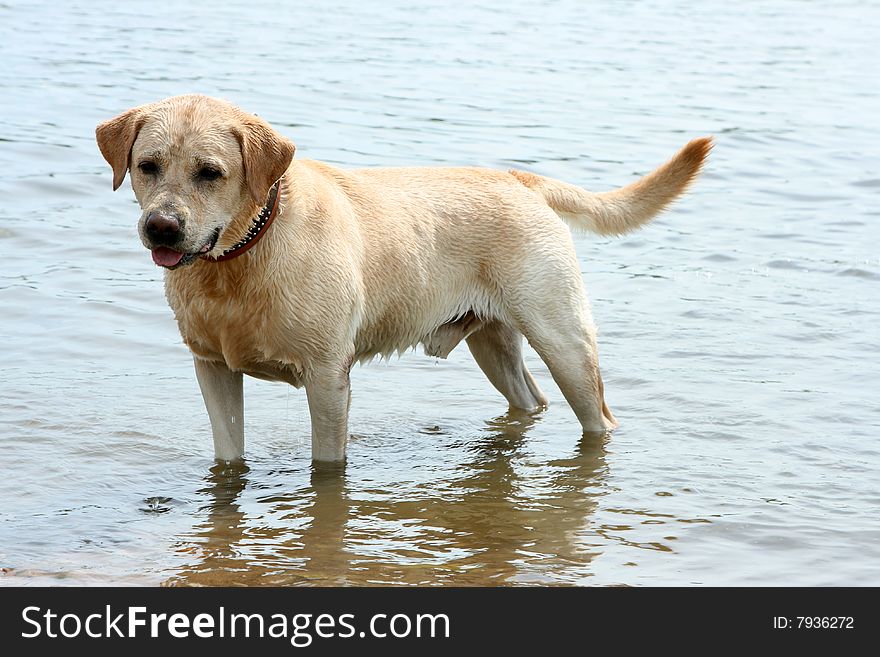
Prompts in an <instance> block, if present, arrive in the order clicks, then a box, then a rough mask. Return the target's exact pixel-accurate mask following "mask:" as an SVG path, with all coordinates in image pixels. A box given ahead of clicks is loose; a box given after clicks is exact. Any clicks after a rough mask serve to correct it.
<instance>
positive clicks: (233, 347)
mask: <svg viewBox="0 0 880 657" xmlns="http://www.w3.org/2000/svg"><path fill="white" fill-rule="evenodd" d="M210 292H211V290H210V288H209V289H208V290H207V291H206V290H205V288H204V287H203V288H201V289H199V290H198V291H196V290H192V289H189V288H187V287H186V286H179V287H171V286H169V287H168V289H167V296H168V301H169V304H170V305H171V308H172V310H174V315H175V317H176V319H177V324H178V328H179V329H180V334H181V336H182V338H183V341H184V343H185V344H186V345H187V346H188V347H189V348H190V350H191V351H192V352H193V353H194V354H195V355H196V356H199V357H201V358H205V359H208V360H213V361H223V362H225V363H226V365H227V366H228V367H229V368H230V369H232V370H235V371H241V372H245V373H248V374H253V375H254V376H258V377H259V378H264V379H272V380H280V381H287V382H288V383H295V381H298V379H299V378H300V377H301V374H302V371H303V369H304V360H305V358H304V357H303V355H302V350H301V349H299V348H298V344H297V343H298V341H297V339H296V336H295V335H293V334H292V331H291V330H290V327H289V322H286V321H285V318H284V317H282V316H279V315H278V314H274V313H272V312H267V309H266V308H265V307H264V305H265V300H264V299H263V298H262V297H259V296H257V295H252V294H247V293H246V291H244V293H234V294H230V293H229V292H228V291H224V292H223V294H211V293H210Z"/></svg>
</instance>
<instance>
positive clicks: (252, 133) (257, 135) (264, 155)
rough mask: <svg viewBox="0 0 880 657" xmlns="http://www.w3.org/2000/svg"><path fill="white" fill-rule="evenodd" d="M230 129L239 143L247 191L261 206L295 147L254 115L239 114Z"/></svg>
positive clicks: (283, 170)
mask: <svg viewBox="0 0 880 657" xmlns="http://www.w3.org/2000/svg"><path fill="white" fill-rule="evenodd" d="M233 132H234V133H235V136H236V138H237V139H238V142H239V144H241V158H242V162H243V163H244V176H245V181H246V182H247V186H248V191H250V193H251V196H252V197H253V199H254V202H255V203H257V204H259V205H262V204H263V203H265V202H266V197H267V196H268V195H269V189H270V188H271V187H272V185H274V184H275V181H276V180H278V179H279V178H280V177H281V176H282V175H283V174H284V172H285V171H287V167H289V166H290V161H291V160H292V159H293V153H294V151H296V146H294V145H293V142H291V141H290V140H289V139H287V138H285V137H282V136H281V135H279V134H278V133H277V132H275V130H273V129H272V126H270V125H269V124H268V123H266V122H265V121H263V120H262V119H260V118H257V117H256V116H251V115H247V114H242V116H241V121H240V123H239V124H238V125H236V126H235V127H234V128H233Z"/></svg>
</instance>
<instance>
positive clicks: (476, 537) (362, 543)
mask: <svg viewBox="0 0 880 657" xmlns="http://www.w3.org/2000/svg"><path fill="white" fill-rule="evenodd" d="M534 422H535V418H534V417H532V416H530V415H528V414H525V413H521V412H517V413H509V414H505V415H503V416H501V417H498V418H495V419H493V420H491V421H489V422H487V423H486V428H485V429H484V431H483V432H481V434H480V435H479V436H477V437H476V438H475V440H474V441H473V443H472V444H469V445H465V446H464V449H461V448H462V445H460V444H459V445H458V450H457V451H456V452H455V453H456V455H458V456H459V458H461V457H460V455H461V454H462V453H463V454H465V455H466V457H465V458H463V459H461V460H460V461H459V462H457V463H455V464H454V465H453V466H452V467H451V468H450V466H449V464H446V466H445V467H446V469H445V470H444V469H442V468H438V469H437V470H436V471H431V472H430V473H429V475H431V476H427V477H425V478H423V479H420V480H413V477H412V476H411V473H407V472H401V473H400V475H399V477H398V479H399V481H398V482H397V483H396V484H394V485H389V484H381V485H377V484H375V482H374V481H370V480H368V479H366V475H367V474H368V473H366V471H364V472H361V471H359V470H358V469H357V468H356V467H350V468H349V471H348V474H346V472H344V471H341V470H339V469H333V468H321V469H318V468H314V467H312V470H311V476H310V481H309V484H308V485H307V486H302V487H299V488H295V489H293V490H288V491H287V492H285V493H283V494H280V495H277V494H270V495H263V494H261V493H262V490H261V488H262V487H264V486H265V485H266V484H260V483H259V482H257V481H252V480H250V477H249V472H250V471H249V469H248V467H247V466H246V465H216V466H214V467H213V468H211V471H210V473H209V474H208V476H207V477H206V478H205V480H206V482H207V486H205V487H204V488H203V489H201V491H200V492H201V493H202V494H205V495H207V497H208V504H207V507H206V510H207V517H206V519H205V521H204V522H203V523H201V524H200V525H198V526H197V527H196V531H195V533H194V534H193V535H191V536H186V537H184V538H183V539H182V540H181V543H180V544H179V545H178V550H179V551H180V552H182V553H185V554H187V555H190V556H191V558H192V562H191V563H190V565H188V566H187V567H185V568H183V569H181V570H180V571H179V572H178V573H176V574H175V575H174V576H172V577H171V578H170V579H169V580H168V582H167V584H172V585H179V584H188V585H214V584H223V585H230V584H233V585H234V584H242V585H259V584H263V585H302V584H317V585H366V584H405V585H436V584H455V585H491V584H512V583H516V584H523V583H539V584H552V583H572V582H578V581H582V580H583V579H584V578H587V577H589V575H590V562H591V560H592V558H593V556H595V554H596V553H597V549H596V547H595V546H596V545H598V543H599V541H596V540H595V538H596V536H597V534H596V533H595V531H594V530H592V529H591V527H590V524H591V519H592V515H593V512H594V511H595V508H596V499H597V497H598V496H599V495H602V494H603V493H604V492H605V485H604V479H605V475H606V472H607V466H606V463H605V439H604V437H602V438H595V437H592V438H591V437H584V438H583V439H582V440H581V441H580V443H579V444H578V445H577V447H576V448H575V449H573V450H572V454H571V455H570V456H568V457H566V458H563V459H558V460H555V461H551V462H550V463H547V462H546V461H543V462H540V463H539V462H538V460H537V459H535V461H534V462H531V461H530V458H529V445H528V439H527V433H528V430H529V428H530V427H531V426H532V425H533V424H534ZM450 471H451V472H452V473H453V475H452V476H451V477H450V476H448V474H446V473H448V472H450ZM274 474H275V475H277V476H278V477H283V478H285V479H286V480H287V481H290V480H296V479H297V478H299V479H301V478H302V474H303V473H302V472H301V471H299V472H280V471H277V472H276V473H274ZM361 475H364V476H363V477H361ZM434 475H436V476H434ZM255 493H256V495H255ZM245 500H247V501H245ZM245 508H246V510H245ZM590 537H592V538H593V539H594V540H591V538H590Z"/></svg>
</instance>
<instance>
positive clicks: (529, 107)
mask: <svg viewBox="0 0 880 657" xmlns="http://www.w3.org/2000/svg"><path fill="white" fill-rule="evenodd" d="M179 5H180V3H172V2H155V1H154V2H149V3H146V2H128V3H115V4H112V5H106V6H103V7H101V4H100V3H85V2H80V3H49V2H42V3H41V2H31V3H24V2H12V3H8V2H7V3H3V4H0V61H2V63H3V66H2V68H0V342H2V345H3V347H2V361H0V369H2V375H0V463H2V464H3V474H4V476H3V477H2V479H0V500H2V503H0V568H3V569H4V571H5V572H6V575H5V576H3V577H0V582H2V583H5V584H43V585H44V584H53V585H55V584H160V583H165V584H247V585H254V584H276V585H277V584H285V585H288V584H289V585H300V584H302V585H309V584H319V585H328V584H401V585H404V584H406V585H415V584H419V585H436V584H457V585H471V584H490V585H493V584H508V585H511V584H513V585H525V584H576V585H590V584H624V585H645V584H717V585H754V584H771V585H777V584H792V585H831V584H853V585H863V584H872V585H878V584H880V521H878V513H877V508H878V505H880V483H878V482H880V472H878V470H880V442H878V434H880V413H878V404H877V396H878V385H877V372H878V338H880V331H878V328H877V327H878V324H880V308H878V300H880V296H878V284H880V283H878V282H880V257H878V250H877V244H878V237H880V230H878V227H877V224H878V222H880V216H878V215H880V212H878V209H877V207H878V205H877V201H878V194H880V131H878V124H877V121H876V117H877V116H878V115H880V102H878V99H880V97H878V89H880V86H878V81H880V80H878V76H877V71H878V66H877V58H876V40H877V34H878V33H880V6H878V5H877V4H875V3H869V2H835V3H830V4H829V3H802V2H786V1H783V0H771V1H770V2H762V3H760V4H758V3H755V4H754V5H752V6H751V8H746V9H743V8H742V7H741V6H740V5H737V4H736V3H733V4H731V3H727V2H721V1H720V0H709V1H707V2H703V3H699V4H694V3H682V4H681V5H680V6H678V7H676V4H675V3H666V2H654V3H642V2H613V3H606V4H604V5H602V7H603V8H602V9H601V10H599V9H592V10H590V9H587V7H589V5H587V4H586V3H580V2H561V3H552V4H548V6H546V7H537V8H536V6H535V3H532V2H525V1H524V0H506V1H505V2H500V1H489V0H478V1H477V2H475V3H468V4H467V5H466V6H462V7H459V8H454V9H453V8H450V5H449V4H448V3H446V2H428V3H420V5H419V7H418V8H416V7H415V6H412V5H411V3H407V2H388V3H382V7H383V8H382V10H381V11H379V10H377V9H376V8H375V7H371V5H369V3H362V2H330V3H297V5H298V8H297V9H290V8H288V9H284V10H279V11H277V12H274V13H272V14H271V15H266V14H264V13H262V12H261V13H259V14H256V13H254V11H253V10H252V4H251V3H244V2H240V1H237V0H236V1H229V2H223V3H213V4H211V5H204V6H193V7H189V8H183V9H181V8H180V6H179ZM217 5H220V6H219V7H218V6H217ZM189 92H203V93H208V94H212V95H218V96H222V97H226V98H228V99H230V100H232V101H234V102H236V103H237V104H239V105H241V106H242V107H244V108H246V109H248V110H250V111H254V112H257V113H259V114H260V115H261V116H264V117H265V118H267V119H268V120H269V121H270V122H272V123H273V124H274V125H275V126H276V127H277V128H278V129H279V130H281V131H282V132H283V133H284V134H286V135H288V136H289V137H291V138H292V139H293V140H294V141H295V142H296V143H297V145H298V148H299V150H298V153H299V155H300V156H302V157H308V158H314V159H320V160H325V161H328V162H332V163H335V164H339V165H357V166H367V165H403V164H418V165H425V164H432V165H434V164H436V165H445V164H456V165H458V164H474V165H483V166H490V167H498V168H508V167H511V166H515V167H518V168H526V169H529V170H532V171H536V172H539V173H542V174H545V175H551V176H554V177H558V178H560V179H563V180H566V181H570V182H577V183H578V184H582V185H584V186H585V187H588V188H590V189H595V190H601V189H608V188H611V187H614V186H617V185H620V184H623V183H625V182H627V181H630V180H632V179H633V178H634V177H635V176H637V175H641V174H643V173H645V172H647V171H648V170H650V169H651V168H653V167H654V166H656V165H657V164H659V163H661V162H662V161H663V160H664V159H665V158H666V157H668V156H669V155H671V154H672V153H673V152H674V151H675V150H676V149H677V148H678V147H679V146H681V145H682V144H684V143H685V142H686V141H687V139H689V138H691V137H694V136H699V135H703V134H714V135H716V136H717V146H716V148H715V151H714V152H713V154H712V157H711V164H710V166H709V167H708V170H707V171H706V173H705V175H704V176H703V177H702V179H701V180H700V181H699V183H698V184H697V185H696V186H695V188H694V190H693V192H692V193H691V194H690V195H689V196H688V197H687V198H686V199H684V200H683V201H681V202H680V203H679V204H678V205H677V206H676V207H675V208H674V209H673V210H672V211H670V212H668V213H666V214H665V215H663V216H662V217H660V218H659V219H658V220H657V221H656V222H655V223H654V224H653V225H652V226H650V227H648V228H647V229H645V230H644V231H642V232H640V233H637V234H635V235H632V236H628V237H626V238H621V239H614V240H610V239H604V238H602V239H600V238H597V237H595V236H588V235H585V236H578V237H577V238H576V240H577V244H578V251H579V255H580V258H581V262H582V268H583V274H584V279H585V281H586V282H587V285H588V290H589V292H590V295H591V298H592V302H593V309H594V314H595V317H596V320H597V323H598V324H599V327H600V347H601V350H602V358H603V368H604V369H603V372H604V378H605V383H606V389H607V397H608V400H609V404H610V406H611V408H612V409H613V410H614V412H615V413H616V415H617V416H618V418H619V419H620V420H621V422H622V426H621V428H620V429H619V430H617V431H616V432H615V433H614V434H613V435H612V436H610V437H609V438H608V439H607V440H605V441H604V442H596V441H594V440H593V441H591V440H585V439H581V437H580V432H579V430H578V425H577V423H576V421H575V418H574V415H573V414H572V412H571V411H570V410H569V409H568V407H567V406H566V405H565V403H564V402H563V400H562V397H561V395H560V393H559V392H558V390H557V389H556V388H555V386H554V385H553V383H552V380H551V379H550V377H549V375H548V373H547V371H546V369H545V368H544V367H543V365H542V364H541V363H540V361H539V360H538V358H537V357H536V356H535V355H534V353H532V352H529V355H528V359H527V362H528V365H529V367H530V368H531V370H532V371H533V372H534V373H535V376H536V378H537V380H538V382H539V384H540V385H541V387H542V388H543V390H544V391H545V393H546V394H547V395H548V397H549V398H550V401H551V406H550V408H549V409H548V410H547V411H546V412H544V413H541V414H538V415H535V416H528V415H506V414H505V404H504V403H503V400H502V398H501V397H500V396H499V395H498V394H497V393H496V392H495V391H494V389H493V388H492V387H491V386H490V385H489V383H488V382H487V381H486V380H485V379H484V377H483V376H482V374H481V373H480V371H479V370H478V368H477V367H476V365H475V364H474V363H473V361H472V360H471V358H470V354H469V353H468V352H467V350H466V349H464V348H459V349H458V350H456V351H455V352H454V353H453V354H452V356H451V358H450V359H449V360H448V361H436V360H434V359H430V358H427V357H425V356H423V355H421V354H407V355H405V356H403V357H402V358H401V359H399V360H392V361H391V362H387V363H386V362H381V363H373V364H370V365H368V366H364V367H360V368H357V369H356V370H355V371H354V373H353V408H352V413H351V421H350V428H351V431H352V432H353V434H354V436H353V437H352V440H351V443H350V448H349V462H348V465H347V467H346V469H345V472H344V473H340V472H338V471H332V470H331V471H313V470H312V468H311V464H310V461H309V445H308V436H309V429H308V409H307V406H306V401H305V395H304V393H303V392H302V391H297V390H293V389H290V388H288V387H286V386H283V385H281V384H269V383H264V382H258V381H248V382H247V383H246V400H247V401H246V404H247V413H248V416H247V441H248V457H247V461H246V463H245V464H244V465H242V466H223V465H217V464H215V463H214V462H213V460H212V458H211V456H212V446H211V438H210V430H209V428H208V421H207V416H206V413H205V411H204V409H203V407H202V402H201V398H200V395H199V392H198V387H197V385H196V383H195V379H194V376H193V374H192V372H191V365H190V359H189V356H188V355H187V351H186V349H185V347H184V346H183V345H182V343H181V341H180V338H179V336H178V334H177V330H176V327H175V325H174V322H173V319H172V315H171V312H170V310H169V309H168V307H167V306H166V304H165V300H164V296H163V293H162V283H161V272H160V271H159V270H158V269H157V268H156V267H155V266H153V264H152V263H151V261H150V256H149V253H148V252H147V251H145V250H144V249H143V247H142V246H141V245H140V243H139V241H138V239H137V235H136V231H135V223H136V219H137V216H138V212H137V207H136V205H135V202H134V199H133V196H132V194H131V192H130V189H129V188H128V184H127V183H126V184H125V185H124V186H123V188H121V189H120V191H119V192H117V193H116V194H113V193H111V192H110V171H109V167H107V166H106V164H105V163H104V161H103V160H102V159H101V157H100V154H99V153H98V150H97V147H96V146H95V143H94V137H93V134H94V126H95V124H96V123H98V122H99V121H100V120H103V119H106V118H109V117H110V116H113V115H115V114H116V113H118V112H120V111H121V110H123V109H125V108H127V107H129V106H132V105H134V104H138V103H142V102H148V101H152V100H156V99H158V98H162V97H165V96H169V95H173V94H178V93H189Z"/></svg>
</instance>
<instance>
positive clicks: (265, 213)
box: [202, 176, 284, 262]
mask: <svg viewBox="0 0 880 657" xmlns="http://www.w3.org/2000/svg"><path fill="white" fill-rule="evenodd" d="M282 180H284V176H281V178H279V179H278V180H276V181H275V184H274V185H272V187H271V189H270V190H269V196H268V198H267V199H266V204H265V205H264V206H263V208H262V209H261V210H260V212H259V213H258V214H257V216H256V217H254V218H253V219H252V220H251V226H250V228H249V229H248V231H247V233H246V234H245V236H244V237H243V238H241V239H240V240H239V241H238V242H236V243H235V244H233V245H232V246H230V247H229V248H228V249H226V250H225V251H223V253H221V254H220V255H219V256H217V257H216V258H215V257H212V256H208V255H203V256H202V259H203V260H209V261H211V262H223V261H225V260H232V259H233V258H237V257H238V256H240V255H242V254H243V253H245V252H246V251H248V250H249V249H251V248H252V247H253V246H254V244H256V243H257V242H259V241H260V238H261V237H263V235H265V234H266V230H267V229H268V228H269V225H270V224H271V223H272V221H273V220H274V219H275V217H276V216H277V215H278V208H279V206H280V205H281V187H282V183H281V181H282Z"/></svg>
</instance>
